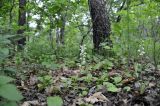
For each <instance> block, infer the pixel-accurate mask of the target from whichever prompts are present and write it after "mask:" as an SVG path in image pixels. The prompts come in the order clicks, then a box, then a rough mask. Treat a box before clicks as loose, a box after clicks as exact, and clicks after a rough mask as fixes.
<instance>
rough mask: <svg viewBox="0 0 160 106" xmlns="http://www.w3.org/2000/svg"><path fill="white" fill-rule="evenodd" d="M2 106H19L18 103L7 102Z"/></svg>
mask: <svg viewBox="0 0 160 106" xmlns="http://www.w3.org/2000/svg"><path fill="white" fill-rule="evenodd" d="M0 106H18V105H17V103H16V102H6V103H3V104H2V105H1V104H0Z"/></svg>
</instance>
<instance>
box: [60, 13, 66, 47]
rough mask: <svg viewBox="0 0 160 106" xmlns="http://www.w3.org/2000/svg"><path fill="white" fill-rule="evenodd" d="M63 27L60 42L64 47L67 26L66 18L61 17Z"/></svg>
mask: <svg viewBox="0 0 160 106" xmlns="http://www.w3.org/2000/svg"><path fill="white" fill-rule="evenodd" d="M61 21H62V26H61V28H60V42H61V44H62V45H64V34H65V26H66V16H63V15H62V17H61Z"/></svg>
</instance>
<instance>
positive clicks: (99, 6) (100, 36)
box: [89, 0, 111, 51]
mask: <svg viewBox="0 0 160 106" xmlns="http://www.w3.org/2000/svg"><path fill="white" fill-rule="evenodd" d="M89 7H90V15H91V18H92V27H93V43H94V49H95V50H96V51H97V50H98V51H99V50H100V48H101V47H100V43H102V42H104V41H107V42H108V43H109V44H110V43H111V41H110V38H109V36H110V32H111V28H110V25H111V24H110V20H109V14H108V13H107V11H106V6H105V1H104V0H89Z"/></svg>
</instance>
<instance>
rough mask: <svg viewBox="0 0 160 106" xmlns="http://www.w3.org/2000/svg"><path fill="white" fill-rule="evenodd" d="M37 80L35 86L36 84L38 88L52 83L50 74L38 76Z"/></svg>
mask: <svg viewBox="0 0 160 106" xmlns="http://www.w3.org/2000/svg"><path fill="white" fill-rule="evenodd" d="M38 80H39V83H38V85H37V86H38V88H39V90H43V89H45V88H46V87H48V86H50V85H51V84H52V83H53V79H52V76H50V75H45V76H42V77H38Z"/></svg>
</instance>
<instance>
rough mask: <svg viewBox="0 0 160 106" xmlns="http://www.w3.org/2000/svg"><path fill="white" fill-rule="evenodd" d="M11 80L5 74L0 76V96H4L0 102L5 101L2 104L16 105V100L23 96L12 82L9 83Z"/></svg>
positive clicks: (7, 105)
mask: <svg viewBox="0 0 160 106" xmlns="http://www.w3.org/2000/svg"><path fill="white" fill-rule="evenodd" d="M11 81H13V79H12V78H10V77H6V76H0V97H2V98H4V99H5V100H7V101H10V102H6V101H5V100H4V101H2V102H0V104H3V103H5V102H6V103H5V105H4V106H9V105H11V104H12V105H13V106H17V105H16V102H17V101H20V100H21V99H22V98H23V97H22V95H21V94H20V92H19V91H18V90H17V88H16V86H15V85H13V84H9V82H11Z"/></svg>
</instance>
